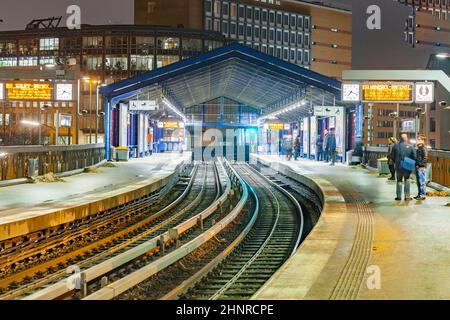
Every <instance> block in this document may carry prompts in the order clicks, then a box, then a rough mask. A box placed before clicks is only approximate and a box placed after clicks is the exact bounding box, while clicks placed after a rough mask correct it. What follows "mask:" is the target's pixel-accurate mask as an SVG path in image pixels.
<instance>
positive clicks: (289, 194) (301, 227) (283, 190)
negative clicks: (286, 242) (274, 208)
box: [247, 164, 305, 257]
mask: <svg viewBox="0 0 450 320" xmlns="http://www.w3.org/2000/svg"><path fill="white" fill-rule="evenodd" d="M247 166H248V167H249V168H250V169H251V170H252V171H253V172H255V173H256V174H258V175H259V176H261V177H262V178H263V179H265V180H266V181H267V182H269V183H270V184H271V185H273V186H274V187H275V188H276V189H278V190H279V191H280V192H281V193H283V194H284V195H285V196H286V197H288V198H289V199H290V200H291V202H292V203H293V204H294V206H295V207H296V209H297V213H298V218H299V221H300V225H299V232H298V237H297V241H296V243H295V246H294V249H293V250H292V253H291V255H290V256H291V257H292V256H293V255H294V254H295V252H296V251H297V248H298V246H299V245H300V242H301V240H302V235H303V228H304V225H305V219H304V218H305V216H304V214H303V209H302V207H301V205H300V203H298V201H297V199H296V198H295V197H294V196H293V195H292V194H291V193H290V192H289V191H287V190H285V189H284V188H283V187H281V186H279V185H278V184H276V183H275V182H273V181H272V180H270V179H269V178H267V177H266V176H265V175H263V174H262V173H261V172H258V171H257V170H255V169H254V168H252V167H251V166H250V165H248V164H247Z"/></svg>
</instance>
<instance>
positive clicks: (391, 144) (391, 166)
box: [387, 137, 397, 181]
mask: <svg viewBox="0 0 450 320" xmlns="http://www.w3.org/2000/svg"><path fill="white" fill-rule="evenodd" d="M396 143H397V139H395V138H394V137H390V138H389V146H388V155H387V158H388V165H389V171H390V172H391V177H390V178H389V179H388V180H391V181H393V180H395V163H394V159H393V158H392V150H393V149H394V146H395V145H396Z"/></svg>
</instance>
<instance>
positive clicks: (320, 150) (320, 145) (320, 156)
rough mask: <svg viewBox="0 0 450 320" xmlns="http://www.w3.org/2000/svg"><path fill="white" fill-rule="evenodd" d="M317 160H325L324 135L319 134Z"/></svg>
mask: <svg viewBox="0 0 450 320" xmlns="http://www.w3.org/2000/svg"><path fill="white" fill-rule="evenodd" d="M316 160H317V161H322V160H323V140H322V136H320V135H319V136H318V137H317V140H316Z"/></svg>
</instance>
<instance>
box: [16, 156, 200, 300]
mask: <svg viewBox="0 0 450 320" xmlns="http://www.w3.org/2000/svg"><path fill="white" fill-rule="evenodd" d="M197 173H198V165H196V166H195V167H194V168H193V170H192V172H191V179H190V181H189V184H188V186H187V187H186V189H185V190H184V192H183V193H182V194H181V195H180V196H179V197H178V198H177V199H176V200H175V201H174V202H172V203H171V204H170V205H168V206H166V207H165V208H163V209H161V210H160V211H158V212H157V213H155V214H153V215H151V216H150V217H149V218H147V219H146V220H144V221H140V222H138V223H136V224H134V225H132V226H129V227H128V228H126V229H125V230H122V231H121V232H119V233H116V234H113V235H112V236H111V237H114V238H120V237H122V236H124V235H125V234H127V233H130V232H132V231H133V230H136V229H138V228H140V227H142V226H143V225H145V224H146V223H149V222H151V221H153V220H156V219H158V218H160V217H161V216H163V215H164V214H166V213H168V212H169V211H170V210H172V209H173V208H175V207H176V205H178V204H180V203H181V202H182V201H183V200H184V199H185V198H186V196H187V195H188V193H189V192H190V190H191V189H192V186H193V184H194V181H195V178H196V176H197ZM206 177H207V175H206V172H205V177H204V182H203V184H202V189H201V191H200V193H199V194H198V195H197V197H196V198H195V199H194V200H193V201H192V202H190V203H189V204H188V206H187V207H184V208H182V209H181V210H180V212H177V214H176V215H174V216H171V217H170V218H168V219H166V220H165V221H163V222H162V223H160V224H158V225H157V226H155V227H152V228H151V229H149V230H146V231H145V232H142V233H140V234H139V235H137V236H133V237H132V238H130V239H128V240H127V241H125V242H123V243H120V244H119V245H117V246H114V247H112V248H110V249H108V250H107V251H105V252H102V253H100V254H98V255H95V256H93V257H90V258H89V259H87V260H85V261H83V262H82V264H80V266H81V267H82V266H83V265H86V264H88V263H91V262H92V261H93V260H98V259H100V258H101V257H102V256H105V255H107V254H111V253H112V252H115V251H117V250H120V249H122V248H124V247H126V246H127V245H129V244H130V243H132V242H136V241H138V240H139V239H141V238H143V237H145V236H146V235H148V234H150V233H153V232H155V231H157V230H158V229H160V228H162V227H164V226H165V225H166V224H167V223H169V222H171V221H172V220H174V219H176V218H177V217H179V216H180V215H182V214H183V213H185V212H186V211H187V210H189V209H190V208H191V207H192V206H194V205H196V204H197V203H198V202H199V201H200V200H201V197H202V194H203V193H202V192H203V190H204V187H205V182H206ZM149 219H151V221H147V220H149ZM107 240H109V239H107ZM144 244H145V243H144ZM144 244H142V245H140V246H137V247H141V246H143V245H144ZM125 253H126V252H125ZM125 253H123V254H121V255H119V256H122V255H124V254H125ZM119 256H118V257H119ZM103 263H104V262H103ZM103 263H100V264H99V265H103ZM99 265H97V266H94V267H91V268H90V269H89V270H90V271H91V273H92V274H95V270H96V269H95V268H96V267H97V268H98V266H99ZM91 273H88V274H87V275H89V276H90V277H91ZM52 276H53V275H52ZM60 276H61V273H59V274H58V275H56V278H57V277H60ZM90 277H89V280H91V278H90ZM51 278H53V277H51ZM52 280H54V279H50V281H52ZM62 282H64V281H63V280H61V281H59V282H57V283H55V284H52V285H51V286H49V287H47V288H45V289H43V290H40V291H38V292H36V293H34V294H32V295H30V296H28V297H25V298H24V300H34V299H39V300H47V299H48V300H50V299H56V298H58V297H59V296H61V295H63V294H67V293H68V292H69V291H70V290H69V291H65V289H64V287H65V286H66V287H67V285H66V283H62ZM39 285H42V282H39ZM27 288H28V289H29V286H27ZM28 291H29V290H28ZM25 292H26V291H25ZM25 292H22V294H23V293H25ZM8 296H9V297H10V296H11V294H8Z"/></svg>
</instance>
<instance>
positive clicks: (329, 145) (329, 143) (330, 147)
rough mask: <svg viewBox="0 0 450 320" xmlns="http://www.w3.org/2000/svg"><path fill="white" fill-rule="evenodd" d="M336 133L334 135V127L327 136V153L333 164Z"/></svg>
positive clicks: (334, 160) (334, 161)
mask: <svg viewBox="0 0 450 320" xmlns="http://www.w3.org/2000/svg"><path fill="white" fill-rule="evenodd" d="M336 147H337V145H336V135H335V129H334V128H331V129H330V133H329V134H328V138H327V148H328V153H329V156H330V158H331V165H332V166H334V165H335V163H336Z"/></svg>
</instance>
